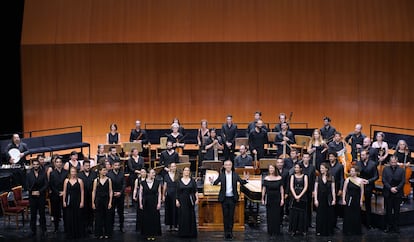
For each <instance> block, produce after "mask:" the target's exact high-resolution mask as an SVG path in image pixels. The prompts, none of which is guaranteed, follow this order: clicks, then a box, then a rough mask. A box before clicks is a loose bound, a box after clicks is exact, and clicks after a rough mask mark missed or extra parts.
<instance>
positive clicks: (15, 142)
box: [6, 134, 29, 167]
mask: <svg viewBox="0 0 414 242" xmlns="http://www.w3.org/2000/svg"><path fill="white" fill-rule="evenodd" d="M11 149H18V150H19V152H20V154H19V157H18V158H17V159H19V160H18V161H15V160H14V159H15V157H12V156H10V154H9V151H10V150H11ZM28 154H29V148H28V146H27V144H26V143H24V142H22V141H21V139H20V136H19V134H13V136H12V138H11V142H10V143H9V144H8V145H7V147H6V160H7V161H8V163H9V164H14V163H17V164H20V165H21V167H24V165H25V164H28V161H27V160H26V156H27V155H28Z"/></svg>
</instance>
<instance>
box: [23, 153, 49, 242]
mask: <svg viewBox="0 0 414 242" xmlns="http://www.w3.org/2000/svg"><path fill="white" fill-rule="evenodd" d="M32 167H33V168H32V169H31V170H30V172H29V173H28V174H27V189H28V192H29V203H30V205H29V206H30V228H31V230H32V234H31V235H32V236H35V235H36V218H37V214H38V213H39V223H40V228H41V230H42V237H44V236H45V235H46V232H47V230H46V213H45V205H46V190H47V187H48V182H47V176H46V173H45V172H44V170H42V169H40V163H39V161H38V160H34V161H33V162H32Z"/></svg>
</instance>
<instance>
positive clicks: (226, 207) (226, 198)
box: [209, 160, 247, 240]
mask: <svg viewBox="0 0 414 242" xmlns="http://www.w3.org/2000/svg"><path fill="white" fill-rule="evenodd" d="M232 165H233V163H232V162H231V161H230V160H226V161H225V162H224V172H221V173H220V175H219V177H218V178H217V179H216V180H215V181H213V178H212V177H209V181H210V182H211V183H212V185H218V184H219V183H220V185H221V187H220V192H219V196H218V200H219V202H221V204H222V211H223V223H224V239H226V240H232V239H233V224H234V210H235V208H236V203H237V202H238V201H239V194H238V191H237V182H240V183H241V184H246V183H247V181H246V180H243V179H241V178H240V177H239V175H238V174H237V173H236V172H234V171H233V170H232Z"/></svg>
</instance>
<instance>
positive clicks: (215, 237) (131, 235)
mask: <svg viewBox="0 0 414 242" xmlns="http://www.w3.org/2000/svg"><path fill="white" fill-rule="evenodd" d="M382 201H383V200H382V198H380V197H378V201H377V205H376V206H374V207H373V210H375V211H376V212H378V214H379V215H381V214H380V213H383V209H382V206H381V205H382ZM373 202H374V199H373ZM373 205H375V204H373ZM135 209H136V207H130V208H125V232H124V233H121V232H119V231H118V226H117V218H116V220H115V228H114V235H113V237H112V238H111V239H109V240H106V241H144V240H145V239H144V238H142V237H141V235H140V233H139V232H135V211H136V210H135ZM409 211H414V202H413V201H410V203H405V204H404V205H403V206H402V213H406V212H409ZM259 215H260V217H261V223H260V224H256V225H254V226H249V225H248V224H246V227H245V231H243V232H235V233H234V239H233V241H267V240H270V239H271V238H270V237H269V236H268V235H267V233H266V213H265V207H264V206H259ZM314 216H315V214H314ZM412 217H414V216H412ZM161 221H162V222H163V221H164V208H162V209H161ZM314 221H315V218H313V223H314ZM47 222H48V229H49V231H51V230H52V227H53V226H52V224H51V223H50V219H49V216H47ZM20 224H21V223H20ZM62 227H63V225H62V223H61V231H62V230H63V228H62ZM338 227H339V229H337V230H336V232H335V235H334V236H330V237H321V236H316V235H315V229H314V228H310V230H309V233H308V235H307V236H306V237H303V236H296V237H292V236H290V235H288V233H287V229H288V222H287V221H285V222H284V223H283V234H282V235H281V236H278V237H276V238H275V239H273V240H274V241H315V242H316V241H341V242H345V241H350V242H351V241H352V242H356V241H364V242H369V241H375V242H383V241H390V242H391V241H392V242H395V241H413V238H414V223H411V224H406V225H402V226H401V233H400V234H386V233H384V232H383V231H382V230H381V229H378V228H376V229H371V230H366V229H365V227H363V234H362V235H360V236H344V235H342V231H341V230H342V219H339V220H338ZM29 232H30V228H29V221H25V226H24V228H20V229H19V230H17V229H16V225H15V223H14V220H13V219H12V220H11V222H10V225H9V224H8V222H7V219H6V223H5V219H4V218H3V217H2V218H0V241H5V242H6V241H7V242H9V241H51V242H59V241H62V242H63V241H67V240H66V238H65V235H64V233H63V232H60V233H57V234H53V233H49V234H48V237H47V238H46V239H41V238H40V235H38V236H37V237H36V238H29V237H28V235H29ZM162 233H163V235H162V236H160V237H157V238H156V241H223V232H201V231H200V232H199V236H198V238H197V239H183V238H179V237H177V235H176V232H167V228H166V227H165V226H163V227H162ZM91 240H96V241H98V240H97V239H94V237H93V236H92V235H90V236H88V237H87V238H83V239H79V240H71V241H91ZM145 241H146V240H145Z"/></svg>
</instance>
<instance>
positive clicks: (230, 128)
mask: <svg viewBox="0 0 414 242" xmlns="http://www.w3.org/2000/svg"><path fill="white" fill-rule="evenodd" d="M221 137H222V138H223V143H224V151H223V155H224V160H231V161H232V162H233V161H234V148H235V146H236V137H237V124H235V123H233V116H232V115H230V114H229V115H227V117H226V123H225V124H223V125H222V126H221Z"/></svg>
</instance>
